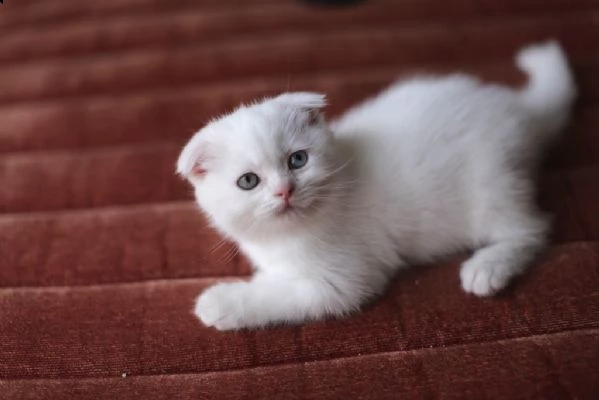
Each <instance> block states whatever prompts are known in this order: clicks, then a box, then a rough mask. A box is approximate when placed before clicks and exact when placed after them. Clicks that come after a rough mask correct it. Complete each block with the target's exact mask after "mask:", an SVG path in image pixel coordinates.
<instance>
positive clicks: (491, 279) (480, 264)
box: [460, 256, 510, 297]
mask: <svg viewBox="0 0 599 400" xmlns="http://www.w3.org/2000/svg"><path fill="white" fill-rule="evenodd" d="M460 279H461V280H462V288H464V291H466V293H472V294H475V295H477V296H481V297H483V296H493V295H494V294H496V293H497V292H499V291H500V290H501V289H503V288H504V287H505V286H507V284H508V281H509V279H510V275H509V274H508V273H506V268H505V266H504V265H503V264H500V263H498V262H494V261H491V260H485V259H481V258H476V256H475V257H474V258H471V259H470V260H468V261H466V262H465V263H464V264H462V269H461V270H460Z"/></svg>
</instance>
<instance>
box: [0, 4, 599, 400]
mask: <svg viewBox="0 0 599 400" xmlns="http://www.w3.org/2000/svg"><path fill="white" fill-rule="evenodd" d="M597 21H599V7H598V6H597V3H596V2H595V1H593V0H577V1H576V2H568V1H564V0H545V1H539V0H455V1H450V2H448V1H442V0H405V1H394V0H370V1H366V2H364V3H363V4H361V5H356V6H352V7H349V8H340V9H335V10H331V9H326V8H325V9H322V8H310V7H308V6H305V5H303V4H302V3H301V2H295V1H291V0H284V1H279V0H277V1H275V0H243V1H242V0H218V1H217V0H201V1H197V0H177V1H174V0H104V1H97V2H88V1H80V0H53V1H48V2H42V1H34V0H19V1H15V0H13V1H11V0H7V1H5V4H4V5H0V120H1V121H2V124H0V125H1V126H0V182H1V185H0V213H1V214H0V394H1V396H0V398H2V399H4V398H6V399H40V400H41V399H83V400H85V399H140V398H156V399H172V398H176V399H198V398H202V399H203V398H206V399H228V398H240V399H258V398H272V399H349V398H355V399H395V398H447V399H486V398H497V399H510V400H511V399H531V398H538V399H567V398H576V399H594V398H597V393H599V134H598V133H599V106H598V104H597V100H598V99H599V69H598V68H599V58H597V56H596V54H599V52H598V51H599V41H597V40H596V38H597V37H599V23H598V22H597ZM547 37H557V38H559V39H560V40H561V41H562V42H563V43H564V46H565V48H566V50H567V52H568V53H569V55H570V57H571V59H572V64H573V67H574V70H575V73H576V76H577V79H578V81H579V84H580V87H581V100H580V102H579V105H578V108H577V110H576V113H575V118H574V122H573V124H572V127H571V129H570V131H569V132H568V134H567V135H566V138H565V139H564V141H563V143H562V144H560V145H559V146H557V148H556V151H554V154H553V155H552V156H551V157H549V160H548V164H547V166H546V168H545V170H544V174H543V177H542V179H541V182H540V185H541V191H540V194H539V199H540V202H541V203H542V205H543V207H544V208H546V209H548V210H550V211H552V212H553V213H555V214H556V220H555V234H554V242H553V243H554V244H553V246H552V247H551V248H550V249H549V250H548V251H547V253H546V254H545V255H544V256H543V257H542V259H541V260H540V261H539V263H538V265H537V266H536V268H533V269H532V270H531V271H530V273H529V274H527V275H526V276H524V277H522V278H521V279H519V280H518V281H517V282H516V283H515V284H514V286H513V287H512V288H510V289H509V290H508V291H507V292H506V293H503V294H502V295H501V296H499V297H497V298H495V299H477V298H474V297H471V296H467V295H465V294H464V293H462V291H461V289H460V287H459V280H458V269H459V264H460V261H462V260H463V259H464V257H465V256H464V255H462V256H457V257H455V258H454V259H451V260H448V261H445V262H441V263H438V264H439V265H436V266H432V267H427V268H422V269H415V270H412V271H409V272H407V273H404V274H402V275H401V276H399V277H398V279H397V281H396V282H395V283H394V284H393V285H392V287H391V289H390V291H389V293H388V294H387V295H386V296H384V298H382V299H380V300H379V301H376V302H375V303H373V304H371V305H369V306H367V307H365V309H364V311H363V312H362V313H359V314H357V315H355V316H353V317H351V318H348V319H345V320H340V321H321V322H315V323H309V324H306V325H303V326H296V327H276V328H271V329H265V330H258V331H251V332H238V333H220V332H217V331H214V330H212V329H207V328H204V327H203V326H202V325H201V324H200V323H199V322H198V321H197V320H196V319H195V317H194V316H193V314H192V312H191V310H192V307H193V301H194V298H195V296H196V295H197V294H198V293H199V292H200V291H201V290H202V289H203V288H205V287H206V286H208V285H210V284H212V283H214V282H215V281H216V280H217V279H227V278H230V277H235V276H242V275H247V274H248V273H249V267H248V264H247V262H246V261H245V260H244V259H243V258H242V257H240V256H239V255H238V254H236V252H235V250H234V248H233V247H232V246H231V245H230V244H224V243H222V242H221V240H220V238H219V237H218V236H217V235H216V234H215V233H214V232H212V231H211V230H210V229H209V228H208V227H207V225H206V221H205V220H204V218H203V217H202V216H201V215H200V214H199V213H198V211H197V210H196V208H195V206H194V205H193V202H192V201H191V198H192V197H191V191H190V189H189V187H187V186H186V185H185V184H184V183H183V182H182V181H181V180H180V179H178V178H177V177H176V176H175V175H174V171H173V170H174V161H175V159H176V156H177V153H178V151H179V149H180V148H181V146H182V144H183V143H184V142H185V140H186V139H187V138H188V137H189V136H190V135H191V134H192V133H193V131H194V130H195V129H197V128H199V127H200V126H201V125H202V124H203V123H204V122H205V121H206V120H207V119H208V118H210V117H211V116H214V115H216V114H218V113H221V112H223V111H227V110H229V109H230V108H231V107H233V106H235V105H236V104H237V103H239V102H242V101H248V100H251V99H253V98H254V97H257V96H262V95H265V94H274V93H276V92H280V91H284V90H287V89H291V90H301V89H309V90H319V91H323V92H326V93H327V94H328V96H329V99H330V102H331V107H330V109H329V113H330V114H332V115H334V114H336V113H338V112H340V111H341V110H343V109H344V108H345V107H347V106H348V105H350V104H351V103H352V102H354V101H357V100H359V99H361V98H363V97H365V96H367V95H370V94H373V93H375V92H376V90H378V89H379V88H382V87H384V86H385V85H386V84H388V83H389V82H391V81H392V80H393V79H394V78H395V77H396V76H398V75H403V74H407V73H411V72H414V71H450V70H453V69H456V68H459V69H460V70H466V71H471V72H475V73H477V74H480V75H482V76H483V77H485V78H487V79H491V80H494V81H498V82H503V83H510V84H521V83H522V81H523V80H522V78H523V77H522V75H521V74H520V73H519V72H517V71H516V70H515V68H514V67H513V65H512V56H513V53H514V52H515V50H516V49H517V48H519V47H520V46H522V45H524V44H527V43H529V42H531V41H534V40H539V39H544V38H547ZM123 374H124V375H123Z"/></svg>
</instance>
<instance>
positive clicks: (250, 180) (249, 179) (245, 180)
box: [237, 172, 260, 190]
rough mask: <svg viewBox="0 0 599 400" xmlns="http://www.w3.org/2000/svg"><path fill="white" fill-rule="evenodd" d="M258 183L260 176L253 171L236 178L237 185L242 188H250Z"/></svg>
mask: <svg viewBox="0 0 599 400" xmlns="http://www.w3.org/2000/svg"><path fill="white" fill-rule="evenodd" d="M259 183H260V177H258V175H256V174H254V173H253V172H248V173H247V174H243V175H241V176H240V177H239V179H237V186H238V187H239V188H240V189H243V190H252V189H253V188H255V187H256V186H258V184H259Z"/></svg>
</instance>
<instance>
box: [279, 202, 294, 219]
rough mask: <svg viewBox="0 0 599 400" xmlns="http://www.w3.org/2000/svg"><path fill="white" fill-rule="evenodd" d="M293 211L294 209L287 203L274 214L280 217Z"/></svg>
mask: <svg viewBox="0 0 599 400" xmlns="http://www.w3.org/2000/svg"><path fill="white" fill-rule="evenodd" d="M293 211H294V207H293V206H292V205H291V204H289V203H285V204H283V205H282V206H281V207H280V208H279V209H278V210H277V212H276V213H275V214H276V215H277V216H282V215H288V214H291V213H292V212H293Z"/></svg>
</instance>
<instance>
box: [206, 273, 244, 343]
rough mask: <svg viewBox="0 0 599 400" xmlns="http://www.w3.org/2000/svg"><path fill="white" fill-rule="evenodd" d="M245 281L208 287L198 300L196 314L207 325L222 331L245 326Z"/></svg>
mask: <svg viewBox="0 0 599 400" xmlns="http://www.w3.org/2000/svg"><path fill="white" fill-rule="evenodd" d="M244 285H247V284H246V283H244V282H236V283H221V284H218V285H215V286H212V287H210V288H208V289H207V290H206V291H204V293H202V294H201V295H200V296H199V297H198V300H197V302H196V306H195V310H194V312H195V314H196V315H197V316H198V318H199V319H200V320H201V321H202V323H203V324H204V325H206V326H213V327H215V328H216V329H218V330H221V331H228V330H234V329H240V328H243V326H244V324H243V301H242V293H243V288H244Z"/></svg>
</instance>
